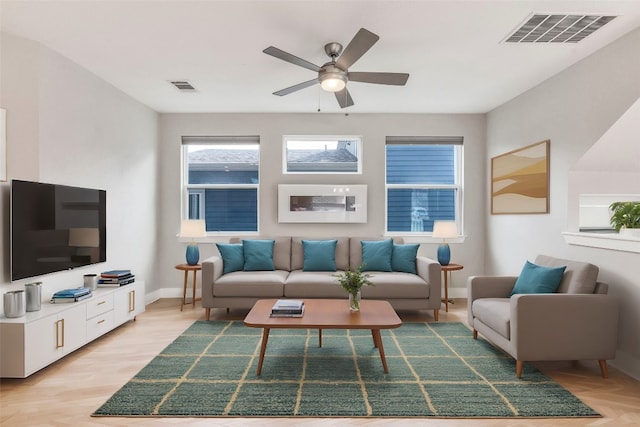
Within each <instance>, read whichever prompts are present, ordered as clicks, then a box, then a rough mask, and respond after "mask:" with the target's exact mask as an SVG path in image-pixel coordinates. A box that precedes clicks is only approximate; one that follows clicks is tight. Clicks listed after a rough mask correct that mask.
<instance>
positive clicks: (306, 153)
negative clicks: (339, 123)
mask: <svg viewBox="0 0 640 427" xmlns="http://www.w3.org/2000/svg"><path fill="white" fill-rule="evenodd" d="M288 154H289V162H295V163H320V162H332V163H351V162H357V161H358V158H357V157H356V156H354V155H353V154H351V153H350V152H349V151H348V150H347V149H344V148H338V149H337V150H290V151H289V153H288ZM189 163H191V164H196V163H198V164H205V163H208V164H222V163H224V164H247V163H249V164H252V163H253V164H257V163H258V150H233V149H223V150H221V149H210V150H200V151H194V152H192V153H189Z"/></svg>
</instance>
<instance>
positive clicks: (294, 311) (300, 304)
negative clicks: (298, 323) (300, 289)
mask: <svg viewBox="0 0 640 427" xmlns="http://www.w3.org/2000/svg"><path fill="white" fill-rule="evenodd" d="M303 313H304V301H300V300H293V299H279V300H278V301H276V303H275V304H273V307H271V317H302V314H303Z"/></svg>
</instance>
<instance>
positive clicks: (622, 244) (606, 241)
mask: <svg viewBox="0 0 640 427" xmlns="http://www.w3.org/2000/svg"><path fill="white" fill-rule="evenodd" d="M562 236H563V237H564V240H565V242H567V243H568V244H570V245H577V246H588V247H591V248H600V249H609V250H612V251H622V252H635V253H640V240H638V239H630V238H625V237H620V236H619V235H618V234H613V233H610V234H601V233H574V232H564V233H562Z"/></svg>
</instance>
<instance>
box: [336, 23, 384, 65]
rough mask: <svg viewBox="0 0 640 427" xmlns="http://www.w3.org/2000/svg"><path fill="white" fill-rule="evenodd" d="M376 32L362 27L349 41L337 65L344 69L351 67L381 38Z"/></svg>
mask: <svg viewBox="0 0 640 427" xmlns="http://www.w3.org/2000/svg"><path fill="white" fill-rule="evenodd" d="M379 38H380V37H378V36H377V35H376V34H373V33H372V32H371V31H369V30H365V29H364V28H360V30H359V31H358V32H357V33H356V35H355V36H354V37H353V39H352V40H351V41H350V42H349V44H348V45H347V47H346V48H344V51H342V55H340V57H339V58H338V60H337V61H336V65H337V66H338V67H340V68H342V69H343V70H347V69H349V67H350V66H351V65H353V64H354V63H355V62H356V61H357V60H358V59H360V57H361V56H362V55H364V54H365V53H366V52H367V51H368V50H369V49H371V46H373V45H374V44H375V43H376V42H377V41H378V39H379Z"/></svg>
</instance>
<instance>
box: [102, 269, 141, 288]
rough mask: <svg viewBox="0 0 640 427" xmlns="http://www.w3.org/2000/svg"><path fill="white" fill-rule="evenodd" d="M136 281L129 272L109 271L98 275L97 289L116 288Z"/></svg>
mask: <svg viewBox="0 0 640 427" xmlns="http://www.w3.org/2000/svg"><path fill="white" fill-rule="evenodd" d="M135 281H136V276H134V275H133V274H131V270H109V271H105V272H103V273H101V274H100V278H99V279H98V287H99V288H117V287H118V286H123V285H128V284H129V283H133V282H135Z"/></svg>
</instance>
